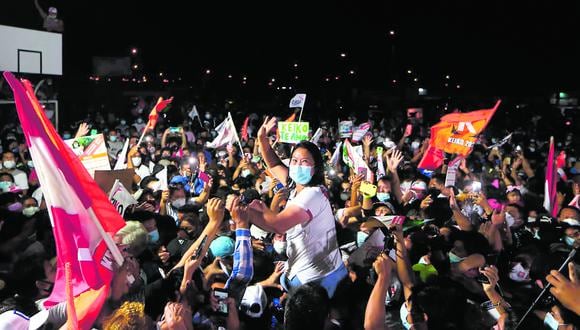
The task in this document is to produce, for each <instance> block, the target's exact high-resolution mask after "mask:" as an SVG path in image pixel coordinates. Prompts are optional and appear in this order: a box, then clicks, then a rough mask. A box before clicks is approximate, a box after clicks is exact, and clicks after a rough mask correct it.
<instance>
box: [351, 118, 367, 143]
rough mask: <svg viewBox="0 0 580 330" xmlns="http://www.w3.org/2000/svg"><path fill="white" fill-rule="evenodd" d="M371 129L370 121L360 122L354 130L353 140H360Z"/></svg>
mask: <svg viewBox="0 0 580 330" xmlns="http://www.w3.org/2000/svg"><path fill="white" fill-rule="evenodd" d="M369 129H371V124H370V123H369V122H366V123H362V124H360V125H359V126H358V127H357V128H355V130H354V132H352V142H359V141H360V140H362V138H363V137H364V136H365V134H367V132H368V131H369Z"/></svg>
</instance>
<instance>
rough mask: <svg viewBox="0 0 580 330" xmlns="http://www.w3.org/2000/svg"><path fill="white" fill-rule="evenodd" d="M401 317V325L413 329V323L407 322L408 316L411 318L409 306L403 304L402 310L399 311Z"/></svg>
mask: <svg viewBox="0 0 580 330" xmlns="http://www.w3.org/2000/svg"><path fill="white" fill-rule="evenodd" d="M399 316H400V317H401V323H402V324H403V327H405V329H407V330H409V329H411V323H409V321H407V316H409V310H407V304H402V305H401V309H400V310H399Z"/></svg>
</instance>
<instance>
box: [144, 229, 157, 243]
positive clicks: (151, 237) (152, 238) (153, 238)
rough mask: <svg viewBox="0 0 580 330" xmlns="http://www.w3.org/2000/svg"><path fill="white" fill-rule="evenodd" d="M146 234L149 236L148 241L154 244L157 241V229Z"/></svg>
mask: <svg viewBox="0 0 580 330" xmlns="http://www.w3.org/2000/svg"><path fill="white" fill-rule="evenodd" d="M147 235H148V236H149V243H151V244H155V243H157V242H158V241H159V230H157V229H155V230H154V231H152V232H150V233H148V234H147Z"/></svg>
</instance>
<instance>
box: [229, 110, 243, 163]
mask: <svg viewBox="0 0 580 330" xmlns="http://www.w3.org/2000/svg"><path fill="white" fill-rule="evenodd" d="M228 118H229V120H230V121H231V122H232V126H233V127H234V134H236V141H238V146H239V147H240V152H241V153H242V156H243V155H244V151H243V150H244V149H243V148H242V143H241V142H240V138H239V136H238V131H237V130H236V125H234V120H233V119H232V114H231V113H230V112H228Z"/></svg>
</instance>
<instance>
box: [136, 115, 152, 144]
mask: <svg viewBox="0 0 580 330" xmlns="http://www.w3.org/2000/svg"><path fill="white" fill-rule="evenodd" d="M150 123H151V121H150V120H148V121H147V126H145V128H143V133H141V137H140V138H139V141H137V148H139V145H140V144H141V142H143V138H144V137H145V133H147V130H148V129H149V124H150Z"/></svg>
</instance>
